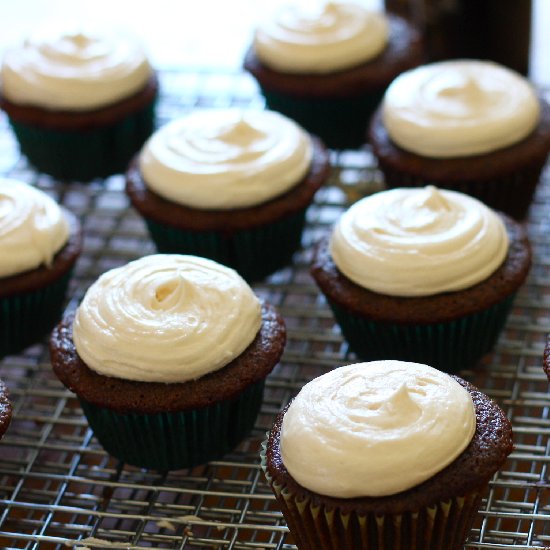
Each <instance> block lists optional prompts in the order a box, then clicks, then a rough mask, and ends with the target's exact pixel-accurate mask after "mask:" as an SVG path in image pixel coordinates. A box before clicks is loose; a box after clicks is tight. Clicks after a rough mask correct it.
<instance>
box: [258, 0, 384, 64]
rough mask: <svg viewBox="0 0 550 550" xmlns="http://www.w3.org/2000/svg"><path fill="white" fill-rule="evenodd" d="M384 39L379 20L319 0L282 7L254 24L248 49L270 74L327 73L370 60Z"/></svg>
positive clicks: (380, 17)
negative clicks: (266, 18)
mask: <svg viewBox="0 0 550 550" xmlns="http://www.w3.org/2000/svg"><path fill="white" fill-rule="evenodd" d="M388 35H389V25H388V23H387V20H386V18H385V16H384V15H383V14H382V13H379V12H374V11H370V10H367V9H365V8H364V7H363V6H360V5H359V4H354V3H351V2H321V3H320V4H318V5H316V6H315V7H314V8H311V7H310V8H309V9H307V8H306V6H304V5H302V6H300V5H295V4H288V5H285V6H282V7H281V8H280V9H279V11H278V12H277V13H276V14H275V15H274V16H273V17H272V18H269V19H268V20H266V21H265V22H263V23H261V24H260V25H259V26H258V28H257V29H256V32H255V36H254V48H255V50H256V54H257V56H258V58H259V59H260V60H261V61H262V63H264V64H265V65H267V66H268V67H271V68H273V69H275V70H278V71H282V72H286V73H329V72H333V71H337V70H343V69H347V68H349V67H353V66H356V65H360V64H361V63H364V62H366V61H369V60H371V59H373V58H374V57H376V56H377V55H378V54H379V53H381V52H382V50H383V49H384V48H385V47H386V44H387V41H388Z"/></svg>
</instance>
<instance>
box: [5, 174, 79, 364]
mask: <svg viewBox="0 0 550 550" xmlns="http://www.w3.org/2000/svg"><path fill="white" fill-rule="evenodd" d="M81 250H82V230H81V227H80V224H79V222H78V220H77V219H76V218H75V216H73V215H72V214H71V213H70V212H68V211H67V210H65V209H63V208H61V207H60V206H59V205H58V204H57V203H56V202H55V201H54V200H53V199H52V198H51V197H49V196H48V195H46V194H45V193H44V192H42V191H40V190H39V189H36V188H35V187H32V186H30V185H28V184H26V183H23V182H20V181H18V180H13V179H4V178H0V311H1V314H0V322H1V329H0V357H3V356H4V355H8V354H11V353H16V352H19V351H21V350H22V349H23V348H25V347H27V346H29V345H30V344H32V343H35V342H37V341H38V340H39V339H40V338H41V337H42V336H44V335H45V334H46V333H47V332H49V331H50V330H51V329H52V327H53V326H54V324H55V323H57V322H58V321H59V319H60V317H61V314H62V310H63V306H64V302H65V294H66V291H67V287H68V284H69V280H70V277H71V274H72V271H73V267H74V265H75V263H76V260H77V259H78V256H79V255H80V252H81Z"/></svg>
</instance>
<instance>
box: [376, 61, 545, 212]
mask: <svg viewBox="0 0 550 550" xmlns="http://www.w3.org/2000/svg"><path fill="white" fill-rule="evenodd" d="M369 141H370V143H371V145H372V150H373V152H374V154H375V156H376V158H377V160H378V164H379V166H380V169H381V170H382V172H383V174H384V178H385V182H386V185H387V186H388V187H390V188H393V187H403V186H411V187H418V186H420V185H426V184H433V185H436V186H438V187H442V188H447V189H453V190H455V191H460V192H462V193H467V194H469V195H472V196H474V197H477V198H478V199H480V200H481V201H483V202H485V203H486V204H487V205H489V206H491V207H492V208H494V209H496V210H500V211H502V212H505V213H507V214H509V215H510V216H512V217H514V218H516V219H523V218H524V217H525V216H526V215H527V212H528V209H529V206H530V204H531V202H532V199H533V195H534V193H535V190H536V187H537V184H538V181H539V178H540V173H541V170H542V168H543V167H544V164H545V162H546V159H547V157H548V153H549V151H550V105H549V104H548V103H547V102H546V101H545V100H544V99H542V98H539V97H538V96H537V94H536V92H535V90H534V88H533V87H532V86H531V84H530V83H529V82H528V81H527V80H526V79H525V78H523V77H522V76H521V75H519V74H517V73H515V72H514V71H512V70H510V69H507V68H505V67H502V66H500V65H497V64H495V63H492V62H488V61H475V60H455V61H444V62H439V63H433V64H430V65H424V66H422V67H418V68H416V69H413V70H411V71H408V72H406V73H404V74H402V75H401V76H399V77H398V78H397V79H395V81H394V82H393V83H392V84H391V86H390V87H389V88H388V90H387V92H386V94H385V96H384V100H383V102H382V105H381V106H380V108H379V109H378V110H377V112H376V113H375V114H374V116H373V119H372V122H371V125H370V130H369Z"/></svg>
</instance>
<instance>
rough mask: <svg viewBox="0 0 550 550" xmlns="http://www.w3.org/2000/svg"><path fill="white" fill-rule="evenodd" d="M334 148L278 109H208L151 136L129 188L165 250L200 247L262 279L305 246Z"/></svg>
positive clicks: (201, 251)
mask: <svg viewBox="0 0 550 550" xmlns="http://www.w3.org/2000/svg"><path fill="white" fill-rule="evenodd" d="M328 173H329V160H328V153H327V151H326V150H325V148H324V146H323V145H322V144H321V143H320V141H319V140H317V139H315V138H312V137H311V136H310V135H309V134H307V133H306V132H305V131H304V130H303V129H302V128H300V127H299V126H298V125H297V124H295V123H294V122H293V121H292V120H290V119H288V118H286V117H284V116H283V115H280V114H279V113H275V112H272V111H254V110H250V109H212V110H210V109H208V110H200V111H195V112H193V113H190V114H188V115H187V116H185V117H182V118H180V119H177V120H174V121H172V122H171V123H169V124H167V125H166V126H164V127H162V128H160V129H159V130H157V132H155V133H154V134H153V136H151V138H150V139H149V140H148V141H147V143H146V144H145V145H144V147H143V148H142V150H141V152H140V154H139V155H138V157H137V158H136V159H135V161H134V162H133V163H132V165H131V166H130V168H129V170H128V172H127V178H126V192H127V194H128V196H129V197H130V200H131V202H132V205H133V206H134V207H135V209H136V210H137V211H138V213H139V214H141V216H142V217H143V218H144V220H145V222H146V223H147V227H148V229H149V232H150V234H151V237H152V239H153V241H154V242H155V244H156V246H157V249H158V250H159V252H162V253H182V254H196V255H199V256H205V257H208V258H211V259H213V260H215V261H217V262H220V263H222V264H224V265H228V266H230V267H232V268H234V269H236V270H237V271H238V272H239V273H240V274H241V275H242V276H243V277H245V279H247V280H258V279H262V278H263V277H265V276H266V275H268V274H270V273H272V272H273V271H275V270H277V269H280V268H282V267H284V266H285V265H287V264H288V263H289V262H290V260H291V257H292V255H293V253H294V252H295V251H296V250H297V249H299V247H300V245H301V237H302V231H303V227H304V224H305V214H306V210H307V208H308V206H309V205H310V203H311V202H312V201H313V197H314V195H315V192H316V191H317V190H318V189H319V187H321V185H322V184H323V183H324V182H325V180H326V178H327V177H328Z"/></svg>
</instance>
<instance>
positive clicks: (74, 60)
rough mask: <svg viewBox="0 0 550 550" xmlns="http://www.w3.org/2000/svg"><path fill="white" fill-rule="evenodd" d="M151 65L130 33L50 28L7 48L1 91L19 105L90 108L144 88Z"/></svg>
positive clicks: (112, 101)
mask: <svg viewBox="0 0 550 550" xmlns="http://www.w3.org/2000/svg"><path fill="white" fill-rule="evenodd" d="M151 72H152V69H151V66H150V65H149V62H148V60H147V58H146V56H145V54H144V52H143V50H142V49H141V47H140V46H139V45H138V44H137V43H136V42H135V41H134V40H132V39H130V38H129V37H128V36H124V35H122V34H120V33H118V34H115V33H114V32H113V33H107V32H103V31H101V32H100V31H90V30H83V29H63V30H58V29H55V30H54V29H46V30H45V31H43V32H40V33H36V34H35V35H33V36H30V37H29V38H27V39H26V40H25V41H24V42H23V43H22V44H20V45H19V46H16V47H13V48H11V49H9V50H8V51H7V52H6V54H5V57H4V60H3V64H2V72H1V80H2V93H3V95H4V96H5V97H6V99H8V100H10V101H12V102H13V103H17V104H21V105H32V106H36V107H44V108H48V109H65V110H74V111H78V110H86V109H93V108H97V107H102V106H104V105H107V104H110V103H115V102H116V101H118V100H120V99H124V98H126V97H128V96H130V95H132V94H133V93H135V92H137V91H138V90H139V89H140V88H142V87H143V86H144V85H145V83H146V82H147V80H148V79H149V77H150V75H151Z"/></svg>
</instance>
